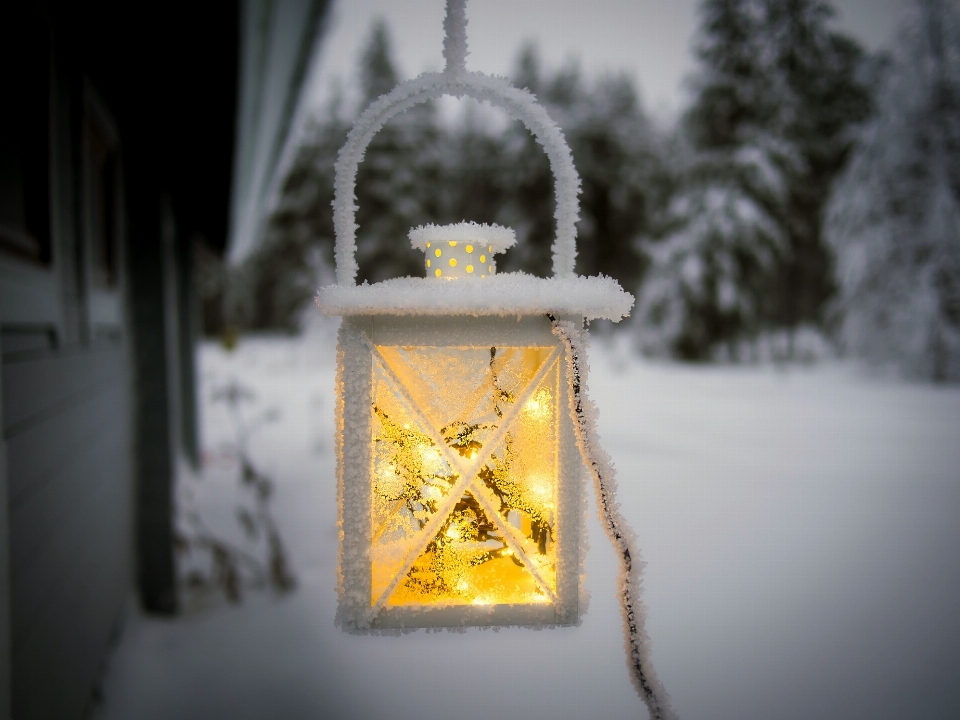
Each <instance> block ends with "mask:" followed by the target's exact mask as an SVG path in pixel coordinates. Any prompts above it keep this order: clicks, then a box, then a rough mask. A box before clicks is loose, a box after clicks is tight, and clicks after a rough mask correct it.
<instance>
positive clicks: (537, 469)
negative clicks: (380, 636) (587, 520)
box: [370, 346, 560, 606]
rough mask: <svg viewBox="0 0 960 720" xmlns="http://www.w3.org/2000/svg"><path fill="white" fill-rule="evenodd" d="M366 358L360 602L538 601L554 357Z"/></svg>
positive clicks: (433, 354) (548, 507) (552, 457)
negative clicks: (367, 578)
mask: <svg viewBox="0 0 960 720" xmlns="http://www.w3.org/2000/svg"><path fill="white" fill-rule="evenodd" d="M378 350H379V352H380V356H379V357H380V358H381V359H380V360H377V361H376V362H375V364H374V365H375V366H374V394H373V398H374V402H373V414H372V416H371V430H372V440H373V461H372V464H373V467H372V469H373V473H374V475H373V493H372V494H371V503H372V504H371V537H372V538H373V544H372V546H371V561H372V562H371V573H372V575H371V581H372V582H371V598H370V603H371V604H377V603H378V602H385V603H386V604H387V605H389V606H401V605H414V606H417V605H419V606H423V605H471V604H472V605H497V604H543V603H549V602H551V601H552V597H553V594H554V593H556V591H557V587H556V563H557V556H556V537H557V530H556V527H555V524H556V512H555V502H556V484H557V477H558V466H557V462H558V460H557V457H558V451H557V447H558V445H557V443H558V427H557V417H558V412H557V408H556V403H557V392H558V388H559V382H560V361H559V356H558V355H553V354H551V353H552V348H539V347H532V348H523V347H501V348H496V347H495V348H490V347H466V348H439V347H438V348H433V347H399V346H388V347H381V348H378ZM381 362H382V363H385V365H383V366H381V365H378V363H381ZM548 362H549V365H547V363H548ZM386 368H389V372H387V370H386ZM398 382H399V383H402V389H401V388H400V387H398V386H397V385H396V383H398ZM410 403H414V404H415V405H416V408H413V407H411V406H410ZM423 423H429V426H424V425H423ZM438 441H442V446H438V445H437V444H436V443H437V442H438ZM443 446H445V447H443ZM477 458H485V460H484V461H483V464H482V465H481V466H480V468H479V471H477V470H476V469H475V468H474V463H475V461H476V460H477ZM454 493H456V494H454Z"/></svg>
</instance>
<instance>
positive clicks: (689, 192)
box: [638, 0, 870, 360]
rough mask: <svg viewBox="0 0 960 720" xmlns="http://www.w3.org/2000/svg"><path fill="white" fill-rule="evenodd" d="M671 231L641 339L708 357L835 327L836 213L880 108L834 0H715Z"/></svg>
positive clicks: (644, 297) (660, 254)
mask: <svg viewBox="0 0 960 720" xmlns="http://www.w3.org/2000/svg"><path fill="white" fill-rule="evenodd" d="M701 17H702V29H701V36H700V40H699V44H698V48H697V54H698V57H699V59H700V65H701V69H700V74H699V75H698V76H697V79H696V81H695V85H694V89H695V101H694V103H693V106H692V107H691V108H690V110H689V111H688V112H687V114H686V116H685V117H684V120H683V124H682V130H683V132H684V134H685V136H686V137H685V138H684V140H683V141H682V143H683V144H684V145H685V146H686V147H687V151H686V152H685V153H684V156H683V157H684V161H683V162H682V163H680V169H681V189H680V191H679V193H678V194H677V196H676V197H675V198H674V200H673V202H672V204H671V215H670V218H671V223H670V227H671V230H670V231H669V232H667V233H665V235H664V236H663V237H662V238H660V239H659V241H657V242H652V243H649V244H648V252H649V253H650V255H651V259H652V268H651V271H650V275H649V282H646V283H645V285H644V287H643V288H641V297H640V303H639V305H640V307H639V313H638V314H639V317H640V342H641V346H642V347H644V348H645V349H646V350H647V351H650V352H658V353H667V354H672V355H675V356H678V357H682V358H685V359H693V360H703V359H708V358H710V357H712V356H713V355H714V354H716V352H717V351H718V349H721V348H730V349H732V350H734V352H736V348H737V347H739V346H740V345H742V344H743V342H744V341H751V340H753V339H754V338H756V337H757V336H758V335H759V334H760V333H763V332H765V331H768V330H771V329H773V328H776V327H786V328H790V329H795V328H796V327H798V326H800V325H802V324H817V323H820V322H821V321H822V319H823V318H822V312H823V307H824V304H825V302H826V300H827V298H828V297H829V294H830V291H831V286H830V283H829V262H828V255H827V252H826V250H825V248H824V244H823V242H822V238H821V235H822V221H821V217H822V213H823V207H824V205H825V203H826V199H827V192H828V188H829V186H830V182H831V180H832V178H833V177H834V176H835V175H836V174H837V173H838V172H839V170H840V169H841V168H842V166H843V163H844V161H845V159H846V156H847V153H848V152H849V147H850V145H851V142H852V140H851V132H850V131H851V128H852V127H853V126H854V125H855V123H857V122H859V121H861V120H862V119H863V118H864V117H865V116H866V114H867V113H868V111H869V109H870V97H869V93H868V91H867V89H866V87H865V86H864V85H863V83H862V82H861V81H860V80H859V79H858V73H859V72H860V68H861V66H862V60H863V57H862V52H861V51H860V49H859V48H858V46H857V45H856V44H855V43H854V42H853V41H852V40H850V39H849V38H846V37H844V36H843V35H840V34H838V33H836V32H833V31H831V30H830V29H829V27H828V21H829V18H830V17H831V10H830V9H829V6H827V5H826V4H825V3H823V2H821V1H820V0H706V2H704V4H703V5H702V7H701Z"/></svg>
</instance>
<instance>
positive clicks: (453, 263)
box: [450, 258, 457, 267]
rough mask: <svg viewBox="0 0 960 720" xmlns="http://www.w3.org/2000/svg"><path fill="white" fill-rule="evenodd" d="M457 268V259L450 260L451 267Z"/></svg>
mask: <svg viewBox="0 0 960 720" xmlns="http://www.w3.org/2000/svg"><path fill="white" fill-rule="evenodd" d="M456 266H457V259H456V258H450V267H456Z"/></svg>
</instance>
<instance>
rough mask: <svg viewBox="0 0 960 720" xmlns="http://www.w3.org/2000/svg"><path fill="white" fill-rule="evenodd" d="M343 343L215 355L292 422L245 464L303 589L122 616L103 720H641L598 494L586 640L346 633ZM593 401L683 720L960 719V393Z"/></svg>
mask: <svg viewBox="0 0 960 720" xmlns="http://www.w3.org/2000/svg"><path fill="white" fill-rule="evenodd" d="M333 342H334V339H333V329H332V326H331V325H324V326H319V327H315V328H313V330H311V331H310V332H309V333H308V334H306V335H305V336H304V337H302V338H299V339H289V338H273V339H266V338H264V339H244V340H243V341H242V342H241V344H240V346H239V348H238V350H237V351H235V352H234V353H232V354H228V353H226V352H225V351H224V350H222V349H221V348H220V347H218V346H217V345H213V344H206V345H203V346H202V347H201V350H200V369H201V378H202V392H203V393H204V398H205V399H206V398H208V397H209V394H210V391H211V388H212V387H214V386H216V385H217V384H222V383H223V382H225V381H226V380H228V379H229V378H231V377H235V378H237V379H238V380H240V381H242V382H243V383H245V384H247V385H249V386H251V387H252V388H254V390H255V392H256V394H257V403H258V404H257V406H256V407H258V408H260V409H262V410H265V409H267V408H270V407H276V408H278V409H279V411H280V415H279V419H278V420H276V421H275V422H272V423H268V424H266V425H264V427H263V429H262V430H261V431H260V432H258V433H257V434H256V435H255V436H254V441H253V444H252V449H251V455H252V457H253V459H254V461H255V462H256V463H257V464H258V465H259V467H260V469H262V470H263V471H264V472H265V473H266V474H268V475H270V476H271V477H273V478H275V479H276V481H277V494H276V501H275V509H276V515H277V517H278V519H279V522H280V525H281V529H282V531H283V533H284V536H285V538H286V540H287V542H288V545H289V548H290V554H291V559H292V563H293V566H294V568H295V570H296V572H297V573H298V577H299V580H300V585H299V587H298V589H297V590H296V591H295V592H294V593H292V594H290V595H287V596H283V597H276V596H273V595H271V594H269V593H267V592H252V593H249V594H248V595H247V596H246V597H245V599H244V601H243V603H242V604H240V605H239V606H231V605H227V604H225V603H220V604H216V603H214V604H211V605H209V606H206V607H192V608H191V609H189V610H188V612H187V613H186V614H185V616H183V617H180V618H178V619H175V620H159V619H154V618H146V617H143V616H141V615H139V614H137V613H136V612H131V614H130V617H129V618H128V622H127V624H126V628H125V631H124V634H123V636H122V638H121V640H120V643H119V646H118V647H117V648H116V650H115V652H114V654H113V656H112V658H111V661H110V664H109V671H108V675H107V677H106V680H105V686H104V695H105V703H104V705H103V707H102V708H101V709H100V712H99V713H98V717H99V718H100V720H108V719H109V720H120V719H129V718H136V719H138V720H152V719H154V718H156V719H163V720H193V719H194V718H196V719H201V718H202V719H203V720H208V719H210V718H229V719H231V720H232V719H242V718H243V719H245V718H250V719H254V718H258V719H259V718H283V719H290V720H299V719H301V718H333V719H335V720H339V719H341V718H343V719H348V718H357V719H363V720H368V719H372V718H391V719H392V720H407V719H409V720H414V719H416V720H431V719H434V718H436V719H438V720H439V719H441V718H443V719H447V718H478V719H479V718H483V719H485V720H492V719H497V720H501V719H502V720H510V719H512V718H517V719H519V718H523V719H524V720H535V719H537V718H604V719H607V718H609V719H611V720H613V719H615V718H636V717H645V716H646V711H645V708H644V706H643V704H642V703H641V701H640V700H639V699H638V698H637V696H636V695H635V694H634V692H633V689H632V687H631V685H630V683H629V680H628V677H627V669H626V666H625V663H624V657H623V638H622V635H621V625H620V618H619V614H618V607H617V604H616V598H615V595H614V592H615V572H616V560H615V556H614V554H613V551H612V549H611V548H610V546H609V543H608V542H607V539H606V537H605V536H604V535H603V534H602V532H601V531H600V527H599V524H598V523H597V520H596V517H595V506H594V505H593V499H592V491H591V508H592V511H591V520H590V523H589V527H588V530H589V535H590V543H591V549H590V551H589V555H588V561H587V570H588V578H587V585H588V587H589V590H590V592H591V595H592V599H591V604H590V608H589V611H588V613H587V615H586V617H585V619H584V622H583V624H582V625H581V626H580V627H577V628H566V629H559V630H545V631H540V632H537V631H531V630H519V629H507V630H501V631H499V632H491V631H479V630H469V631H467V632H465V633H461V634H458V633H448V632H441V633H426V632H422V631H420V632H415V633H412V634H408V635H405V636H402V637H356V636H350V635H345V634H341V633H340V632H339V631H338V630H337V629H336V628H335V627H334V624H333V616H334V609H335V605H336V594H335V590H334V583H335V565H336V557H337V530H336V488H335V477H334V454H333V411H334V406H333V397H332V391H333V373H334V367H333V362H334V347H333ZM591 366H592V375H591V378H590V380H591V383H590V389H591V394H592V396H593V398H594V399H595V401H596V402H597V404H598V405H599V408H600V423H599V430H600V433H601V438H602V440H603V442H604V444H605V446H606V449H607V450H608V451H609V452H610V454H611V455H612V456H613V457H614V459H615V461H616V463H617V465H618V469H619V474H620V499H621V501H622V503H623V509H624V513H625V515H626V516H627V517H628V519H629V520H630V521H631V522H632V524H633V526H634V528H635V529H636V531H637V533H638V535H639V540H640V545H641V548H642V549H643V551H644V555H645V559H646V561H647V563H648V564H647V568H646V575H645V595H644V598H645V601H646V604H647V606H648V614H649V620H648V625H647V631H648V633H649V635H650V638H651V640H652V648H653V661H654V664H655V666H656V668H657V671H658V672H659V675H660V678H661V680H662V681H663V683H664V684H665V685H666V687H667V690H668V691H669V692H670V694H671V697H672V700H673V704H674V707H675V708H676V710H677V711H678V713H679V715H680V716H681V717H682V718H684V719H685V720H694V719H695V718H702V719H704V720H723V719H725V718H730V719H731V720H733V719H736V720H753V719H757V720H762V719H765V718H777V719H783V720H786V719H790V718H798V719H799V718H803V719H804V720H809V719H810V718H817V719H821V718H861V717H862V718H871V720H877V719H879V718H898V719H899V718H906V717H910V718H925V719H932V718H956V717H960V389H958V388H950V389H944V388H934V387H929V386H923V385H911V384H904V383H900V382H894V381H890V380H880V379H875V378H868V377H865V376H863V375H861V374H858V373H857V372H855V371H854V370H853V369H851V368H848V367H844V366H837V365H826V366H817V367H810V368H798V367H791V368H788V369H777V368H773V367H686V366H674V365H665V364H652V363H649V362H641V361H638V360H637V359H635V358H633V357H631V356H630V355H629V354H628V353H626V352H625V351H624V350H623V349H622V348H621V347H614V346H603V345H601V344H599V343H597V344H595V345H594V347H593V354H592V361H591ZM203 412H204V415H203V432H204V446H205V451H206V458H207V462H208V465H209V467H210V473H209V477H207V478H206V479H205V480H203V481H202V482H201V483H200V488H201V491H200V495H199V498H198V501H199V505H200V507H201V509H202V510H203V511H204V512H205V513H206V514H207V516H208V518H209V519H210V521H211V523H212V524H213V525H214V526H217V527H221V528H223V529H224V531H226V530H227V529H228V528H230V527H231V526H232V525H233V524H235V523H234V521H233V520H232V514H233V507H232V505H231V502H232V501H231V497H232V494H233V493H234V487H235V482H236V481H235V479H234V478H235V474H234V470H233V469H231V467H230V465H229V462H228V461H227V460H226V459H225V458H224V457H223V456H222V453H221V452H220V451H219V450H218V448H219V447H220V443H221V442H223V441H224V440H226V439H229V438H230V437H231V434H232V430H231V429H230V425H229V419H228V418H227V416H226V415H225V414H224V409H223V407H222V406H220V405H210V404H209V403H208V402H206V400H205V402H204V407H203Z"/></svg>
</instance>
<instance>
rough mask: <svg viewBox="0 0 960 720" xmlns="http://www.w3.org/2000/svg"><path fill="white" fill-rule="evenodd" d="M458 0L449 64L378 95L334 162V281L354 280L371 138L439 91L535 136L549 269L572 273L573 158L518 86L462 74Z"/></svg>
mask: <svg viewBox="0 0 960 720" xmlns="http://www.w3.org/2000/svg"><path fill="white" fill-rule="evenodd" d="M463 6H464V2H463V0H449V2H448V3H447V19H446V20H445V21H444V28H445V30H446V31H447V36H446V38H445V40H444V56H445V57H446V59H447V70H446V72H443V73H424V74H423V75H420V76H419V77H417V78H415V79H413V80H409V81H407V82H404V83H401V84H400V85H398V86H397V87H395V88H394V89H393V90H391V91H390V92H389V93H387V94H386V95H382V96H381V97H379V98H378V99H377V100H375V101H374V102H373V103H371V104H370V105H369V106H368V107H367V109H366V110H364V111H363V113H362V114H361V115H360V117H359V118H357V121H356V122H355V123H354V125H353V128H351V130H350V133H349V134H348V135H347V142H346V143H345V144H344V146H343V147H342V148H341V149H340V154H339V155H338V156H337V162H336V166H335V172H336V176H335V178H334V195H333V227H334V234H335V236H336V250H335V259H336V263H337V284H339V285H354V284H355V283H356V278H357V270H358V268H357V260H356V250H357V222H356V221H357V196H356V187H357V170H358V169H359V165H360V162H361V161H362V160H363V157H364V155H365V153H366V150H367V146H368V145H369V144H370V141H371V140H372V139H373V136H374V135H376V134H377V132H379V131H380V129H381V128H382V127H383V126H384V125H385V124H386V123H387V122H388V121H389V120H390V119H391V118H393V117H394V116H396V115H399V114H400V113H402V112H404V111H406V110H409V109H410V108H412V107H414V106H415V105H418V104H420V103H424V102H427V101H428V100H433V99H436V98H439V97H442V96H443V95H452V96H454V97H457V98H462V97H472V98H474V99H475V100H479V101H485V102H489V103H491V104H492V105H495V106H497V107H499V108H501V109H503V110H505V111H506V112H507V113H508V114H509V115H510V116H511V117H513V118H515V119H517V120H520V121H521V122H522V123H523V124H524V126H525V127H526V128H527V130H529V131H530V133H531V134H532V135H533V136H534V138H536V140H537V142H538V143H540V144H541V145H542V146H543V148H544V151H545V152H546V153H547V157H548V159H549V160H550V168H551V170H552V171H553V177H554V192H555V195H556V201H557V207H556V210H555V212H554V219H555V220H556V223H557V235H556V238H555V239H554V242H553V274H554V275H555V276H557V277H571V276H573V274H574V262H575V260H576V257H577V244H576V238H577V228H576V224H577V220H578V219H579V213H580V204H579V202H578V200H577V195H578V194H579V192H580V176H579V175H577V170H576V168H575V167H574V165H573V156H572V155H571V154H570V148H569V147H568V146H567V142H566V140H565V139H564V137H563V133H562V132H561V131H560V128H559V127H557V124H556V123H555V122H554V121H553V120H552V119H551V118H550V116H549V115H548V114H547V111H546V110H545V109H544V108H543V106H542V105H540V104H538V103H537V99H536V98H535V97H534V96H533V95H532V94H530V93H529V92H527V91H526V90H518V89H517V88H515V87H513V86H512V85H510V83H509V82H507V81H506V80H505V79H503V78H499V77H494V76H491V75H484V74H483V73H478V72H467V71H466V69H465V67H464V62H465V58H466V54H467V47H466V16H465V14H464V12H463Z"/></svg>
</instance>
